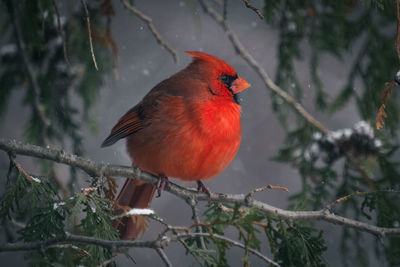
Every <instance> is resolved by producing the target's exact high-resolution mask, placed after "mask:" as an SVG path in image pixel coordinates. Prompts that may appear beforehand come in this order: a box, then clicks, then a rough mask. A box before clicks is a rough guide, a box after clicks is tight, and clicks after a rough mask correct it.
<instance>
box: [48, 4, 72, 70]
mask: <svg viewBox="0 0 400 267" xmlns="http://www.w3.org/2000/svg"><path fill="white" fill-rule="evenodd" d="M52 2H53V7H54V10H55V11H56V16H57V31H58V34H60V36H61V39H62V42H63V53H64V60H65V62H67V64H68V66H70V65H71V64H70V62H69V59H68V54H67V41H66V40H65V34H64V30H63V28H62V25H61V19H60V9H59V8H58V4H57V2H56V0H52Z"/></svg>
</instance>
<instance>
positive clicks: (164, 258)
mask: <svg viewBox="0 0 400 267" xmlns="http://www.w3.org/2000/svg"><path fill="white" fill-rule="evenodd" d="M155 250H156V251H157V253H158V255H159V256H160V258H161V260H162V261H163V262H164V264H165V266H167V267H172V266H173V265H172V263H171V261H170V260H169V259H168V256H167V254H166V253H165V251H164V250H163V249H162V248H156V249H155Z"/></svg>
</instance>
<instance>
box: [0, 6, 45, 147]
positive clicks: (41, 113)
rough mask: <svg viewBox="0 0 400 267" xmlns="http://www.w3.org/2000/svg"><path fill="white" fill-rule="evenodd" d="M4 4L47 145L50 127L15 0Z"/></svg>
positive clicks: (34, 108)
mask: <svg viewBox="0 0 400 267" xmlns="http://www.w3.org/2000/svg"><path fill="white" fill-rule="evenodd" d="M6 4H7V7H8V9H9V13H10V15H11V20H12V24H13V26H14V32H15V39H16V41H17V46H18V50H19V55H20V57H21V59H22V62H23V65H24V68H25V72H26V75H27V76H28V80H29V83H30V85H31V87H32V95H33V111H34V113H36V115H37V116H38V118H39V120H40V122H41V123H42V124H43V129H42V138H43V143H44V144H46V145H47V144H48V140H47V137H46V136H47V130H48V128H49V127H50V120H49V118H48V117H47V115H46V113H45V110H44V108H43V105H42V104H41V103H40V92H41V89H40V87H39V84H38V82H37V80H36V76H35V74H34V71H33V67H32V64H31V62H30V61H29V58H28V55H27V53H26V50H25V48H26V46H25V43H24V40H23V36H22V32H21V25H20V23H19V20H18V16H17V9H16V7H15V1H6Z"/></svg>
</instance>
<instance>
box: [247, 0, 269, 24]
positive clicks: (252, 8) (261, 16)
mask: <svg viewBox="0 0 400 267" xmlns="http://www.w3.org/2000/svg"><path fill="white" fill-rule="evenodd" d="M242 2H243V3H244V4H245V5H246V7H247V8H250V9H251V10H253V11H254V12H255V13H256V14H257V15H258V17H259V18H260V19H261V20H263V19H264V16H263V15H262V14H261V12H260V10H258V8H256V7H255V6H253V5H252V4H250V2H249V0H242Z"/></svg>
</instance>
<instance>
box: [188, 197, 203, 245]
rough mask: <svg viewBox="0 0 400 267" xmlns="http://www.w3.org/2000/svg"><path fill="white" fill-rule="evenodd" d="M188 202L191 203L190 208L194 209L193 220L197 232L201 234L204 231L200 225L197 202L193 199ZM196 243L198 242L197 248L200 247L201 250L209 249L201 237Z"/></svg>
mask: <svg viewBox="0 0 400 267" xmlns="http://www.w3.org/2000/svg"><path fill="white" fill-rule="evenodd" d="M188 202H189V205H190V207H191V208H192V220H193V221H194V223H195V224H196V232H198V233H201V232H203V231H202V229H201V226H200V225H199V223H200V218H199V211H198V210H197V202H196V201H195V200H194V199H191V200H189V201H188ZM196 241H197V247H199V248H201V249H207V247H206V243H205V242H204V238H203V237H201V236H200V237H199V238H197V240H196Z"/></svg>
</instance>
